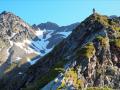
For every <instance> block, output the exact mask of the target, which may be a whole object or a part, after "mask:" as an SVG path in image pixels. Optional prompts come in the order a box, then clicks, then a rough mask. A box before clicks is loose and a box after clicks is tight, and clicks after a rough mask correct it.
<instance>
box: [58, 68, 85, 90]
mask: <svg viewBox="0 0 120 90" xmlns="http://www.w3.org/2000/svg"><path fill="white" fill-rule="evenodd" d="M71 82H72V85H73V87H74V88H77V89H82V88H83V85H84V80H81V79H79V78H78V74H77V71H76V70H75V69H74V68H70V69H69V70H68V71H67V72H66V73H65V74H64V78H63V80H62V84H61V85H60V86H59V87H58V89H57V90H62V89H66V88H67V84H68V83H71Z"/></svg>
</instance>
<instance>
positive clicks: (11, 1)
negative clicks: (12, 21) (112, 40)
mask: <svg viewBox="0 0 120 90" xmlns="http://www.w3.org/2000/svg"><path fill="white" fill-rule="evenodd" d="M92 8H96V10H97V12H99V13H101V14H104V15H118V16H120V0H0V12H2V11H4V10H6V11H10V12H13V13H14V14H16V15H17V16H20V17H21V18H22V19H24V20H25V21H26V22H28V23H29V24H31V25H32V24H34V23H35V24H39V23H42V22H47V21H51V22H55V23H57V24H59V25H68V24H71V23H74V22H81V21H82V20H84V19H85V18H86V17H87V16H89V15H90V14H91V13H92Z"/></svg>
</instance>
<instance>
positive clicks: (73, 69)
mask: <svg viewBox="0 0 120 90" xmlns="http://www.w3.org/2000/svg"><path fill="white" fill-rule="evenodd" d="M119 22H120V21H119V20H117V21H116V19H110V18H109V17H107V16H104V15H100V14H98V13H95V14H92V15H90V16H89V17H88V18H86V19H85V20H84V21H83V22H81V23H80V24H79V25H78V26H77V27H76V28H75V29H74V30H73V31H72V33H71V34H70V35H69V36H68V37H67V38H65V39H63V40H62V41H61V42H60V43H59V44H58V45H56V46H55V47H54V49H53V50H52V51H51V52H49V53H48V54H47V55H45V56H44V57H42V58H41V59H40V60H39V61H37V62H36V63H35V64H34V65H32V66H31V67H30V68H29V69H28V70H27V71H26V72H25V73H23V74H22V75H19V76H18V75H16V78H15V77H13V78H11V80H8V81H9V83H6V82H5V83H4V84H5V85H6V86H4V87H0V88H1V89H3V90H4V89H5V90H8V89H10V90H20V89H22V90H34V89H35V90H39V89H42V90H51V89H52V90H62V89H63V90H64V89H67V90H80V89H87V90H89V89H95V88H96V89H98V90H100V89H103V90H105V89H108V90H111V89H110V88H112V89H119V88H120V86H119V83H120V81H119V79H120V78H119V77H120V69H119V68H120V67H119V66H120V62H119V61H120V58H119V54H120V50H119V47H120V46H119V41H120V40H119V38H120V24H119ZM2 81H4V79H3V80H2ZM14 83H15V86H14ZM1 84H3V82H1V83H0V86H1ZM105 86H107V87H105ZM97 87H98V88H97ZM99 88H100V89H99Z"/></svg>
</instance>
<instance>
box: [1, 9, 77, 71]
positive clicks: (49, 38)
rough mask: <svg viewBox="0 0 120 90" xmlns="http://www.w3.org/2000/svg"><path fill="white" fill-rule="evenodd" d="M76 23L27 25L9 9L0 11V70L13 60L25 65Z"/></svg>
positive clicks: (66, 34)
mask: <svg viewBox="0 0 120 90" xmlns="http://www.w3.org/2000/svg"><path fill="white" fill-rule="evenodd" d="M77 25H78V23H75V24H72V25H68V26H62V27H59V25H57V24H55V23H51V22H47V23H41V24H39V25H33V26H30V25H29V24H28V23H26V22H25V21H23V20H22V19H21V18H20V17H18V16H16V15H14V14H13V13H11V12H6V11H4V12H2V13H1V14H0V66H1V67H0V72H4V71H5V70H6V69H9V67H8V66H11V65H13V64H14V63H15V64H17V65H18V66H19V67H21V66H22V65H25V66H26V67H29V66H30V65H33V64H35V62H36V61H37V60H38V59H40V58H41V57H42V56H44V55H45V54H47V53H48V52H50V51H51V50H52V49H53V47H54V46H55V45H57V44H58V43H59V42H60V41H62V40H63V39H64V38H66V37H67V36H68V35H69V34H70V33H71V32H72V30H73V29H74V28H75V27H76V26H77Z"/></svg>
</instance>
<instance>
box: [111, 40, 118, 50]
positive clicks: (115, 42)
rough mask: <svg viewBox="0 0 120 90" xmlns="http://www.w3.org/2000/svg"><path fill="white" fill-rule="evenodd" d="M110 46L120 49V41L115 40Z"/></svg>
mask: <svg viewBox="0 0 120 90" xmlns="http://www.w3.org/2000/svg"><path fill="white" fill-rule="evenodd" d="M110 44H112V45H115V46H116V47H118V48H120V39H113V40H111V41H110Z"/></svg>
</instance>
